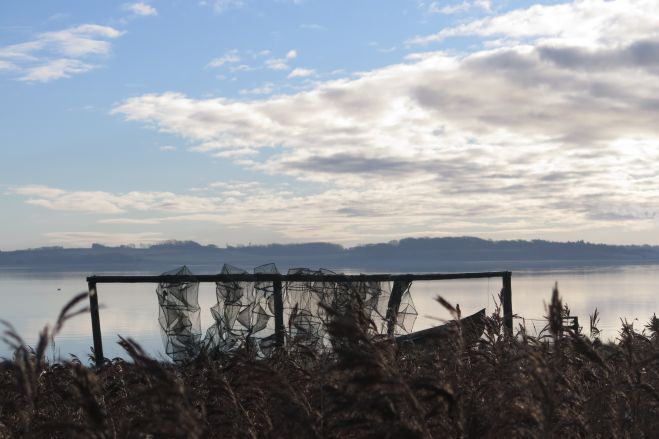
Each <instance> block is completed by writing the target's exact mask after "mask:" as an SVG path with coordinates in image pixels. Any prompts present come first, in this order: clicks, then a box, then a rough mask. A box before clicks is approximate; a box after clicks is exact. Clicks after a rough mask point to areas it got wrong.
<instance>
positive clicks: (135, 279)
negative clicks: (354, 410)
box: [87, 271, 510, 284]
mask: <svg viewBox="0 0 659 439" xmlns="http://www.w3.org/2000/svg"><path fill="white" fill-rule="evenodd" d="M507 275H510V272H509V271H488V272H478V273H426V274H324V273H319V274H307V273H296V274H273V273H255V274H251V273H240V274H199V275H193V276H186V275H169V274H163V275H159V276H89V277H88V278H87V282H93V283H96V284H101V283H103V284H135V283H181V282H200V283H203V282H274V281H281V282H318V281H321V282H369V281H371V282H387V281H391V282H393V281H405V282H414V281H424V280H452V279H483V278H493V277H501V278H503V277H505V276H507Z"/></svg>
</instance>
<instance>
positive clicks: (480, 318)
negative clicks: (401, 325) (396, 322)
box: [396, 308, 485, 345]
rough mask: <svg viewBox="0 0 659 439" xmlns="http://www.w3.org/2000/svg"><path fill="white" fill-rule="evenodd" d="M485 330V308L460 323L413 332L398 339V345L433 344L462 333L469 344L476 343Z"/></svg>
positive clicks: (452, 322)
mask: <svg viewBox="0 0 659 439" xmlns="http://www.w3.org/2000/svg"><path fill="white" fill-rule="evenodd" d="M484 330H485V308H483V309H481V310H480V311H478V312H477V313H474V314H472V315H470V316H467V317H464V318H462V319H460V320H459V321H456V320H454V321H451V322H448V323H446V324H444V325H440V326H435V327H433V328H428V329H424V330H422V331H416V332H412V333H410V334H405V335H400V336H398V337H396V342H397V343H399V344H400V343H413V344H415V345H417V344H426V343H433V342H434V341H440V340H444V339H447V338H448V337H451V336H455V335H457V334H458V333H459V331H461V332H462V336H463V338H464V340H465V341H466V342H467V343H475V342H476V341H477V340H478V339H479V338H480V337H481V335H483V331H484Z"/></svg>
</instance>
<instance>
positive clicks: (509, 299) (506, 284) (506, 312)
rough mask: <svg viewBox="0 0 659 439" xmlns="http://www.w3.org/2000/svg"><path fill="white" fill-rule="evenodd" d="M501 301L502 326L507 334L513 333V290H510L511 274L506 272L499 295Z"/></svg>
mask: <svg viewBox="0 0 659 439" xmlns="http://www.w3.org/2000/svg"><path fill="white" fill-rule="evenodd" d="M501 301H502V302H503V303H502V305H503V324H504V325H505V327H506V330H507V331H508V334H512V332H513V289H512V273H511V272H509V271H507V272H505V273H504V275H503V290H502V294H501Z"/></svg>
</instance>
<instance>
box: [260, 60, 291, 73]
mask: <svg viewBox="0 0 659 439" xmlns="http://www.w3.org/2000/svg"><path fill="white" fill-rule="evenodd" d="M264 64H265V66H266V67H267V68H269V69H270V70H288V69H290V67H289V66H288V64H286V59H284V58H270V59H267V60H265V63H264Z"/></svg>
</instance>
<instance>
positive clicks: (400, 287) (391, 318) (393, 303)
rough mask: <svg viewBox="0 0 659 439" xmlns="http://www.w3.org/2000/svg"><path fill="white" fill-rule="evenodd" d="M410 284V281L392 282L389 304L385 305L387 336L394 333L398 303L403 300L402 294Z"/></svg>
mask: <svg viewBox="0 0 659 439" xmlns="http://www.w3.org/2000/svg"><path fill="white" fill-rule="evenodd" d="M411 283H412V282H410V281H402V280H395V281H394V288H393V289H392V290H391V296H389V303H388V304H387V316H386V319H387V335H390V336H393V335H394V333H395V331H396V322H397V320H398V308H399V307H400V301H401V299H402V298H403V293H404V292H405V290H407V288H408V287H409V286H410V284H411Z"/></svg>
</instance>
